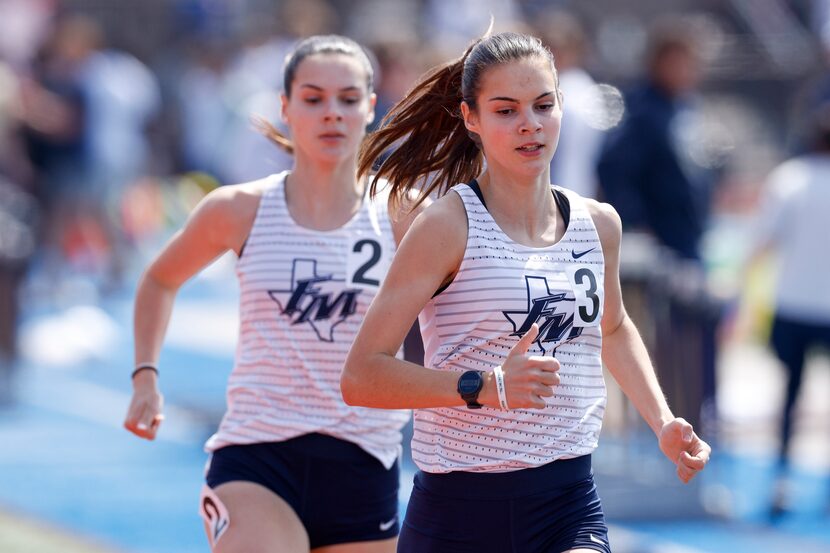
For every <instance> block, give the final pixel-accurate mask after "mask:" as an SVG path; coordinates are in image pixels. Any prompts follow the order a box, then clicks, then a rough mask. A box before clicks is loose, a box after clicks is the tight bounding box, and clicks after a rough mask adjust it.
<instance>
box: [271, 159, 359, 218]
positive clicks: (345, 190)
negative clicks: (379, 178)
mask: <svg viewBox="0 0 830 553" xmlns="http://www.w3.org/2000/svg"><path fill="white" fill-rule="evenodd" d="M364 184H365V183H364V182H358V181H357V158H356V157H350V158H349V159H346V160H343V161H341V162H339V163H332V164H321V163H317V162H312V161H310V160H309V159H308V158H307V157H305V156H303V155H302V154H301V153H299V152H297V153H296V157H295V163H294V167H293V169H292V170H291V174H290V176H289V178H288V182H287V184H286V193H285V194H286V201H287V203H288V208H289V210H290V212H291V215H292V217H293V218H294V219H295V221H296V222H297V223H299V224H300V225H302V226H306V227H309V228H313V229H317V230H331V229H334V228H339V227H340V226H342V225H344V224H345V223H346V222H347V221H348V220H349V219H350V218H351V217H352V215H354V213H355V212H356V211H357V210H358V209H359V208H360V204H361V202H362V199H363V188H364Z"/></svg>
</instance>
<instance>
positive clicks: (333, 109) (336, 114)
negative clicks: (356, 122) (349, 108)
mask: <svg viewBox="0 0 830 553" xmlns="http://www.w3.org/2000/svg"><path fill="white" fill-rule="evenodd" d="M323 118H324V119H325V120H326V121H342V120H343V112H342V111H340V106H339V105H338V103H337V99H335V98H333V99H332V100H330V101H328V102H326V111H325V113H324V114H323Z"/></svg>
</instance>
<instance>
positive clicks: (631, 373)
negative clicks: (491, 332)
mask: <svg viewBox="0 0 830 553" xmlns="http://www.w3.org/2000/svg"><path fill="white" fill-rule="evenodd" d="M589 206H590V210H591V216H592V218H593V220H594V224H595V225H596V227H597V232H598V233H599V237H600V242H601V243H602V250H603V253H604V255H605V282H604V284H605V304H604V306H603V316H602V335H603V338H602V340H603V345H602V360H603V362H604V363H605V365H606V366H607V367H608V370H609V371H610V372H611V374H612V375H613V377H614V379H615V380H616V381H617V383H618V384H619V386H620V388H622V391H623V393H625V395H626V397H628V399H629V400H630V401H631V402H632V403H633V404H634V406H635V407H636V408H637V411H638V412H639V413H640V415H641V416H642V417H643V418H644V419H645V421H646V423H647V424H648V425H649V427H650V428H651V430H652V431H653V432H654V434H655V435H656V436H657V437H658V439H659V442H660V449H661V450H662V451H663V453H664V454H665V455H666V456H667V457H668V458H669V459H670V460H671V461H672V462H673V463H675V464H676V465H677V474H678V476H679V477H680V479H681V480H683V481H684V482H688V481H689V480H690V479H691V478H692V477H693V476H694V475H695V474H696V473H697V472H699V471H700V470H702V469H703V467H704V466H705V465H706V462H707V461H708V460H709V454H710V452H711V448H710V447H709V445H708V444H707V443H706V442H704V441H703V440H701V439H700V438H698V436H697V435H696V434H695V432H694V430H693V429H692V426H691V425H690V424H689V423H687V422H686V421H685V420H683V419H681V418H675V416H674V415H673V414H672V412H671V409H669V406H668V403H667V402H666V399H665V397H664V396H663V392H662V390H661V389H660V384H659V383H658V382H657V376H656V375H655V373H654V368H653V367H652V365H651V361H650V360H649V357H648V352H647V351H646V348H645V344H644V343H643V340H642V338H641V337H640V334H639V332H637V328H636V327H635V326H634V323H633V321H632V320H631V319H630V318H629V317H628V314H627V313H626V311H625V307H624V306H623V302H622V292H621V289H620V278H619V257H620V237H621V234H622V229H621V226H622V225H621V222H620V218H619V215H617V212H616V211H615V210H614V208H613V207H611V206H610V205H608V204H600V203H598V202H593V201H590V202H589Z"/></svg>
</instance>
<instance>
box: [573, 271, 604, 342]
mask: <svg viewBox="0 0 830 553" xmlns="http://www.w3.org/2000/svg"><path fill="white" fill-rule="evenodd" d="M566 272H567V274H568V281H569V282H570V284H571V288H572V289H573V291H574V298H575V300H576V305H575V307H574V326H576V327H585V326H598V325H599V323H600V320H601V319H602V299H603V290H602V281H601V277H599V276H598V275H597V274H596V273H595V272H594V270H593V269H592V268H591V267H588V266H586V265H573V266H569V267H567V269H566Z"/></svg>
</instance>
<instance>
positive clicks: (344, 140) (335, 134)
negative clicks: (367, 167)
mask: <svg viewBox="0 0 830 553" xmlns="http://www.w3.org/2000/svg"><path fill="white" fill-rule="evenodd" d="M374 108H375V95H374V94H370V93H369V90H368V88H367V75H366V70H365V68H364V67H363V65H362V64H361V62H360V60H358V59H356V58H354V57H353V56H349V55H345V54H315V55H312V56H309V57H307V58H306V59H304V60H303V61H302V62H301V63H300V65H299V66H298V67H297V72H296V75H295V77H294V82H293V83H292V84H291V98H287V97H286V96H285V95H283V97H282V117H283V121H285V123H286V124H287V125H288V127H289V128H290V129H291V137H292V139H293V141H294V145H295V148H296V149H297V151H298V152H301V153H303V154H305V155H307V156H309V157H311V158H312V159H317V160H319V161H321V162H339V161H342V160H344V159H347V158H349V157H355V156H356V155H357V150H358V147H359V146H360V141H361V140H362V138H363V135H364V134H365V133H366V125H368V124H369V123H371V122H372V120H373V119H374V116H375V112H374Z"/></svg>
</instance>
